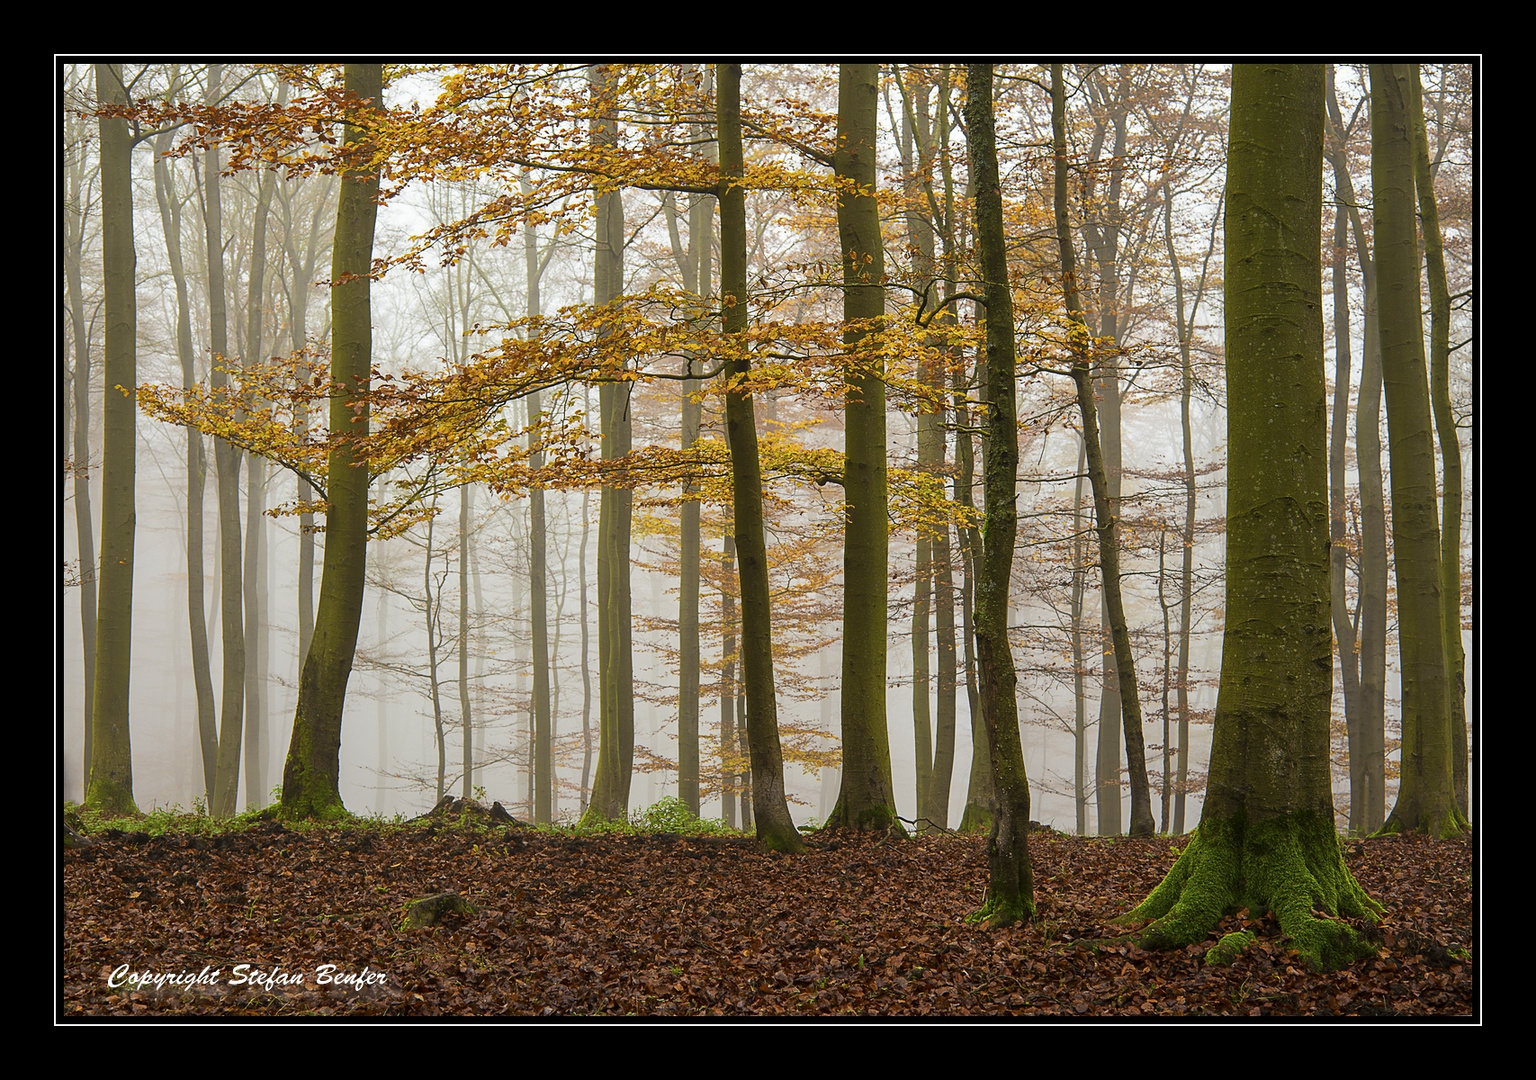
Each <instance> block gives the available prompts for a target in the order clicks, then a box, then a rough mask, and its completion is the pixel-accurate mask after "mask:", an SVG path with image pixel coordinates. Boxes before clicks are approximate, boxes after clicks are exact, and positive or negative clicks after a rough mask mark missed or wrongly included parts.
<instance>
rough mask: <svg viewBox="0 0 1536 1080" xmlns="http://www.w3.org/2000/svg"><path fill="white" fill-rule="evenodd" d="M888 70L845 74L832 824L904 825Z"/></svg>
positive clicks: (837, 158)
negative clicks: (837, 717)
mask: <svg viewBox="0 0 1536 1080" xmlns="http://www.w3.org/2000/svg"><path fill="white" fill-rule="evenodd" d="M879 79H880V69H879V66H878V65H876V64H843V65H842V66H841V68H840V69H839V73H838V95H837V97H838V110H837V149H836V151H835V152H834V154H833V162H834V171H835V173H836V174H837V181H838V192H837V232H838V239H839V241H840V243H841V246H842V255H843V319H844V322H845V327H846V328H845V330H844V333H843V343H844V345H845V347H846V348H847V350H848V353H849V356H848V364H849V369H848V376H847V402H848V404H847V410H846V413H845V423H846V428H847V450H846V455H845V458H846V464H845V466H844V471H843V489H844V492H845V494H846V497H847V501H848V509H847V514H848V519H847V528H846V531H845V533H844V548H843V680H842V709H843V725H842V730H843V787H842V791H841V793H840V794H839V795H838V799H837V805H836V806H835V807H834V808H833V811H832V813H831V815H830V816H829V817H828V818H827V824H828V825H839V826H845V827H848V828H854V829H889V828H893V827H894V828H898V829H899V828H900V827H901V826H900V823H899V822H898V821H897V818H896V797H895V794H894V791H893V786H892V783H891V744H890V732H889V731H888V730H887V728H886V715H885V689H886V688H885V652H886V636H887V626H886V600H887V597H886V592H887V589H888V588H889V585H890V582H889V580H888V575H887V565H888V561H889V555H890V552H889V545H890V537H889V533H888V531H887V523H886V511H887V506H886V464H885V454H886V452H885V383H884V382H883V381H882V380H881V376H882V375H883V373H884V365H883V364H882V363H881V362H880V360H879V357H878V352H877V351H876V350H877V348H878V346H877V345H876V342H877V341H878V335H875V334H873V331H874V329H875V326H876V324H877V323H878V322H879V321H880V319H881V318H882V317H883V316H884V315H885V289H884V288H883V286H882V283H881V279H882V277H883V276H884V273H885V252H884V247H883V244H882V241H881V237H880V208H879V206H878V204H877V203H876V202H875V143H876V139H875V118H876V104H877V102H878V97H879V95H878V84H879Z"/></svg>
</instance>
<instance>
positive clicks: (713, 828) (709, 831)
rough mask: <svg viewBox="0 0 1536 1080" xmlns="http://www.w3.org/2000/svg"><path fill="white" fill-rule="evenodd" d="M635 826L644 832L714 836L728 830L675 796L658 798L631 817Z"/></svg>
mask: <svg viewBox="0 0 1536 1080" xmlns="http://www.w3.org/2000/svg"><path fill="white" fill-rule="evenodd" d="M631 820H632V822H633V823H634V826H635V828H637V829H643V830H645V831H646V832H669V833H682V834H684V835H689V836H700V835H704V836H716V835H719V834H721V833H725V832H728V831H730V830H728V829H727V828H726V827H725V826H724V825H721V824H720V823H719V822H718V821H705V820H704V819H702V818H700V817H699V816H698V815H697V814H695V813H694V812H693V811H692V810H689V809H688V804H687V803H685V802H683V800H682V799H679V798H677V797H675V796H671V795H669V796H667V797H666V798H664V799H659V800H657V801H656V802H655V803H653V804H651V805H650V806H648V807H646V808H645V809H644V810H640V811H637V812H636V813H635V815H634V817H633V818H632V819H631Z"/></svg>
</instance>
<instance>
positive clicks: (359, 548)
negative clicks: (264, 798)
mask: <svg viewBox="0 0 1536 1080" xmlns="http://www.w3.org/2000/svg"><path fill="white" fill-rule="evenodd" d="M345 85H346V90H347V93H348V94H349V95H350V96H351V97H352V98H354V99H366V104H364V103H363V102H361V101H355V102H354V108H357V109H359V110H377V109H379V108H380V107H381V106H382V104H383V97H384V67H383V65H382V64H348V65H347V66H346V74H345ZM345 138H346V143H347V145H348V146H355V145H357V144H361V143H366V142H367V140H368V133H367V130H366V129H365V128H363V127H360V126H357V125H354V124H350V123H349V124H347V126H346V134H345ZM358 160H359V161H360V164H359V165H356V166H353V167H351V168H347V169H346V170H344V172H343V174H342V185H341V198H340V201H339V203H338V205H337V208H336V240H335V244H334V247H333V248H332V252H331V282H332V285H331V379H332V381H333V382H335V383H336V384H337V385H338V386H340V387H341V388H342V390H343V392H342V393H340V394H338V395H337V396H336V397H335V398H333V399H332V400H331V415H330V426H331V434H332V438H333V442H332V444H331V451H330V454H329V456H328V460H327V469H326V476H327V481H326V495H327V503H328V509H327V511H326V538H325V556H324V561H323V563H322V566H321V572H320V601H319V607H318V610H317V612H316V616H315V633H314V639H313V640H312V641H311V642H310V647H309V651H308V653H306V654H305V657H304V663H303V667H302V669H301V671H300V674H299V694H298V704H297V707H296V709H295V711H294V717H293V737H292V740H291V742H290V744H289V747H288V758H287V762H286V764H285V765H284V768H283V800H282V812H283V816H285V817H289V818H301V817H334V816H339V815H341V814H343V813H345V809H344V808H343V806H342V803H341V788H340V772H341V718H342V709H343V705H344V703H345V701H346V694H347V679H348V677H349V676H350V675H351V673H352V657H353V653H354V651H355V650H356V648H357V627H358V620H359V619H360V618H361V617H362V613H363V589H364V579H365V570H366V566H367V556H368V468H367V465H366V464H365V458H364V455H363V452H362V449H361V448H360V447H359V446H358V445H357V444H356V442H355V440H356V439H358V438H361V437H363V436H366V435H367V434H368V397H367V395H368V390H369V385H370V383H369V373H370V370H371V363H372V358H373V313H372V305H371V303H370V288H369V287H370V279H369V276H368V275H369V273H370V272H371V270H372V268H373V229H374V222H375V219H376V218H377V215H378V203H377V198H378V192H379V166H378V164H377V163H373V162H369V161H368V158H367V155H366V154H364V155H363V156H361V158H360V159H358Z"/></svg>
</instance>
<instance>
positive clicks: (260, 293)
mask: <svg viewBox="0 0 1536 1080" xmlns="http://www.w3.org/2000/svg"><path fill="white" fill-rule="evenodd" d="M284 89H285V91H286V84H284ZM286 97H287V95H286V92H285V93H283V94H281V95H280V96H279V98H278V107H279V108H281V107H282V106H283V105H285V104H286V103H287V102H286ZM276 183H277V174H276V173H274V172H265V173H263V174H262V177H261V184H260V186H259V187H258V188H257V193H256V213H255V216H254V218H253V219H252V223H251V274H250V280H249V282H248V287H247V289H246V304H245V319H246V324H245V325H246V331H245V359H244V363H245V364H260V363H263V362H265V360H266V357H264V356H262V339H261V334H262V325H261V324H262V311H263V309H264V307H265V296H266V277H267V214H268V212H269V211H270V209H271V206H272V190H273V188H274V187H275V186H276ZM257 404H258V405H262V404H265V403H264V402H258V403H257ZM245 503H246V509H245V531H246V536H245V567H244V570H245V573H244V579H245V580H244V584H245V734H244V742H245V802H246V806H247V807H254V808H256V809H260V808H261V807H263V806H265V805H266V799H267V717H266V712H265V705H266V695H265V693H264V690H265V689H266V684H267V542H266V533H267V514H266V510H267V462H266V459H265V458H262V457H258V456H256V455H252V456H251V461H250V465H249V466H248V467H247V469H246V489H245ZM237 809H238V807H237Z"/></svg>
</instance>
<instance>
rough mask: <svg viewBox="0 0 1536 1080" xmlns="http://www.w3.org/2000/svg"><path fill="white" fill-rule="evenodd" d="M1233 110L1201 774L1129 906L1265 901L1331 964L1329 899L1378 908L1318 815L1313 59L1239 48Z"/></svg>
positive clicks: (1362, 945) (1357, 952)
mask: <svg viewBox="0 0 1536 1080" xmlns="http://www.w3.org/2000/svg"><path fill="white" fill-rule="evenodd" d="M1231 116H1232V119H1231V136H1230V142H1229V148H1228V157H1227V204H1226V216H1225V230H1226V350H1227V399H1228V419H1227V443H1228V454H1229V458H1228V468H1227V506H1228V511H1227V512H1228V523H1227V607H1226V613H1227V619H1226V631H1225V636H1224V639H1223V647H1222V662H1221V689H1220V693H1219V696H1218V699H1217V704H1216V720H1215V731H1214V734H1213V741H1212V747H1211V763H1210V780H1209V784H1208V786H1207V790H1206V797H1205V807H1204V811H1203V814H1202V817H1201V821H1200V826H1199V828H1198V830H1197V831H1196V833H1195V835H1194V837H1193V839H1192V840H1191V841H1190V844H1189V846H1188V847H1187V848H1185V850H1184V853H1183V854H1182V855H1181V856H1180V857H1179V859H1178V861H1177V862H1175V863H1174V865H1173V868H1172V869H1171V870H1170V871H1169V873H1168V876H1167V877H1166V878H1164V880H1163V882H1162V884H1161V885H1159V886H1158V887H1157V888H1156V889H1154V890H1153V892H1152V894H1151V895H1150V896H1148V897H1147V899H1146V900H1144V901H1143V902H1142V903H1141V904H1140V905H1138V906H1137V907H1136V908H1135V909H1133V910H1132V911H1131V912H1130V913H1129V914H1128V915H1127V918H1130V919H1152V920H1155V921H1154V922H1152V924H1151V925H1150V926H1147V927H1146V928H1144V929H1143V930H1142V931H1141V932H1140V935H1139V936H1140V940H1141V943H1142V944H1143V945H1144V946H1146V947H1151V948H1178V947H1182V946H1185V945H1189V944H1193V943H1195V942H1198V941H1202V940H1204V939H1205V937H1206V936H1207V935H1208V934H1209V933H1210V931H1211V929H1212V928H1213V927H1215V925H1216V924H1217V922H1218V921H1219V920H1220V919H1221V917H1222V915H1223V914H1224V913H1226V912H1227V911H1230V910H1233V909H1236V908H1239V907H1247V908H1249V909H1250V910H1251V911H1255V912H1258V911H1272V912H1273V913H1274V914H1275V916H1276V917H1277V918H1278V919H1279V922H1280V927H1281V929H1282V930H1283V931H1284V932H1285V933H1286V934H1287V935H1288V936H1289V937H1290V938H1291V939H1292V940H1293V941H1294V942H1295V944H1296V947H1297V949H1298V951H1299V952H1300V953H1301V955H1302V957H1303V958H1304V959H1305V960H1306V961H1307V962H1308V963H1309V964H1311V965H1313V966H1315V967H1320V968H1327V969H1331V968H1336V967H1339V966H1342V965H1344V964H1347V963H1349V962H1351V961H1353V960H1355V959H1357V958H1359V957H1361V956H1363V955H1366V954H1367V953H1368V952H1369V951H1370V946H1369V945H1368V944H1367V942H1366V941H1365V940H1364V938H1363V937H1362V936H1361V935H1360V933H1359V932H1358V931H1357V930H1355V929H1354V928H1353V927H1351V926H1350V925H1349V924H1348V923H1347V922H1345V921H1344V920H1343V919H1342V918H1338V916H1353V917H1358V918H1364V919H1367V920H1370V919H1374V918H1375V917H1376V916H1378V915H1380V914H1382V909H1381V908H1380V907H1379V906H1378V905H1377V904H1376V903H1375V902H1374V901H1372V900H1371V899H1370V898H1369V897H1368V896H1366V894H1365V892H1364V891H1363V890H1362V889H1361V888H1360V886H1359V885H1358V884H1357V883H1356V881H1355V879H1354V877H1353V876H1352V875H1351V874H1350V872H1349V869H1348V867H1346V866H1345V865H1344V860H1343V856H1342V854H1341V852H1340V849H1339V844H1338V840H1337V838H1336V837H1335V835H1334V825H1333V792H1332V783H1331V777H1330V766H1329V753H1328V739H1329V735H1328V725H1329V713H1330V703H1331V699H1332V678H1333V676H1332V671H1333V664H1332V653H1333V640H1332V635H1331V633H1330V623H1329V604H1330V600H1329V591H1328V558H1329V554H1328V553H1329V544H1328V490H1327V487H1328V474H1327V453H1326V449H1327V412H1326V407H1327V386H1326V380H1325V378H1324V371H1323V323H1322V229H1321V216H1322V197H1321V190H1322V150H1323V131H1322V124H1323V71H1322V67H1321V66H1320V65H1310V64H1309V65H1253V64H1243V65H1238V66H1237V67H1236V68H1234V70H1233V77H1232V112H1231ZM1314 912H1323V913H1325V915H1326V917H1320V916H1318V915H1316V914H1314ZM1231 944H1236V943H1235V942H1234V943H1231Z"/></svg>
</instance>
